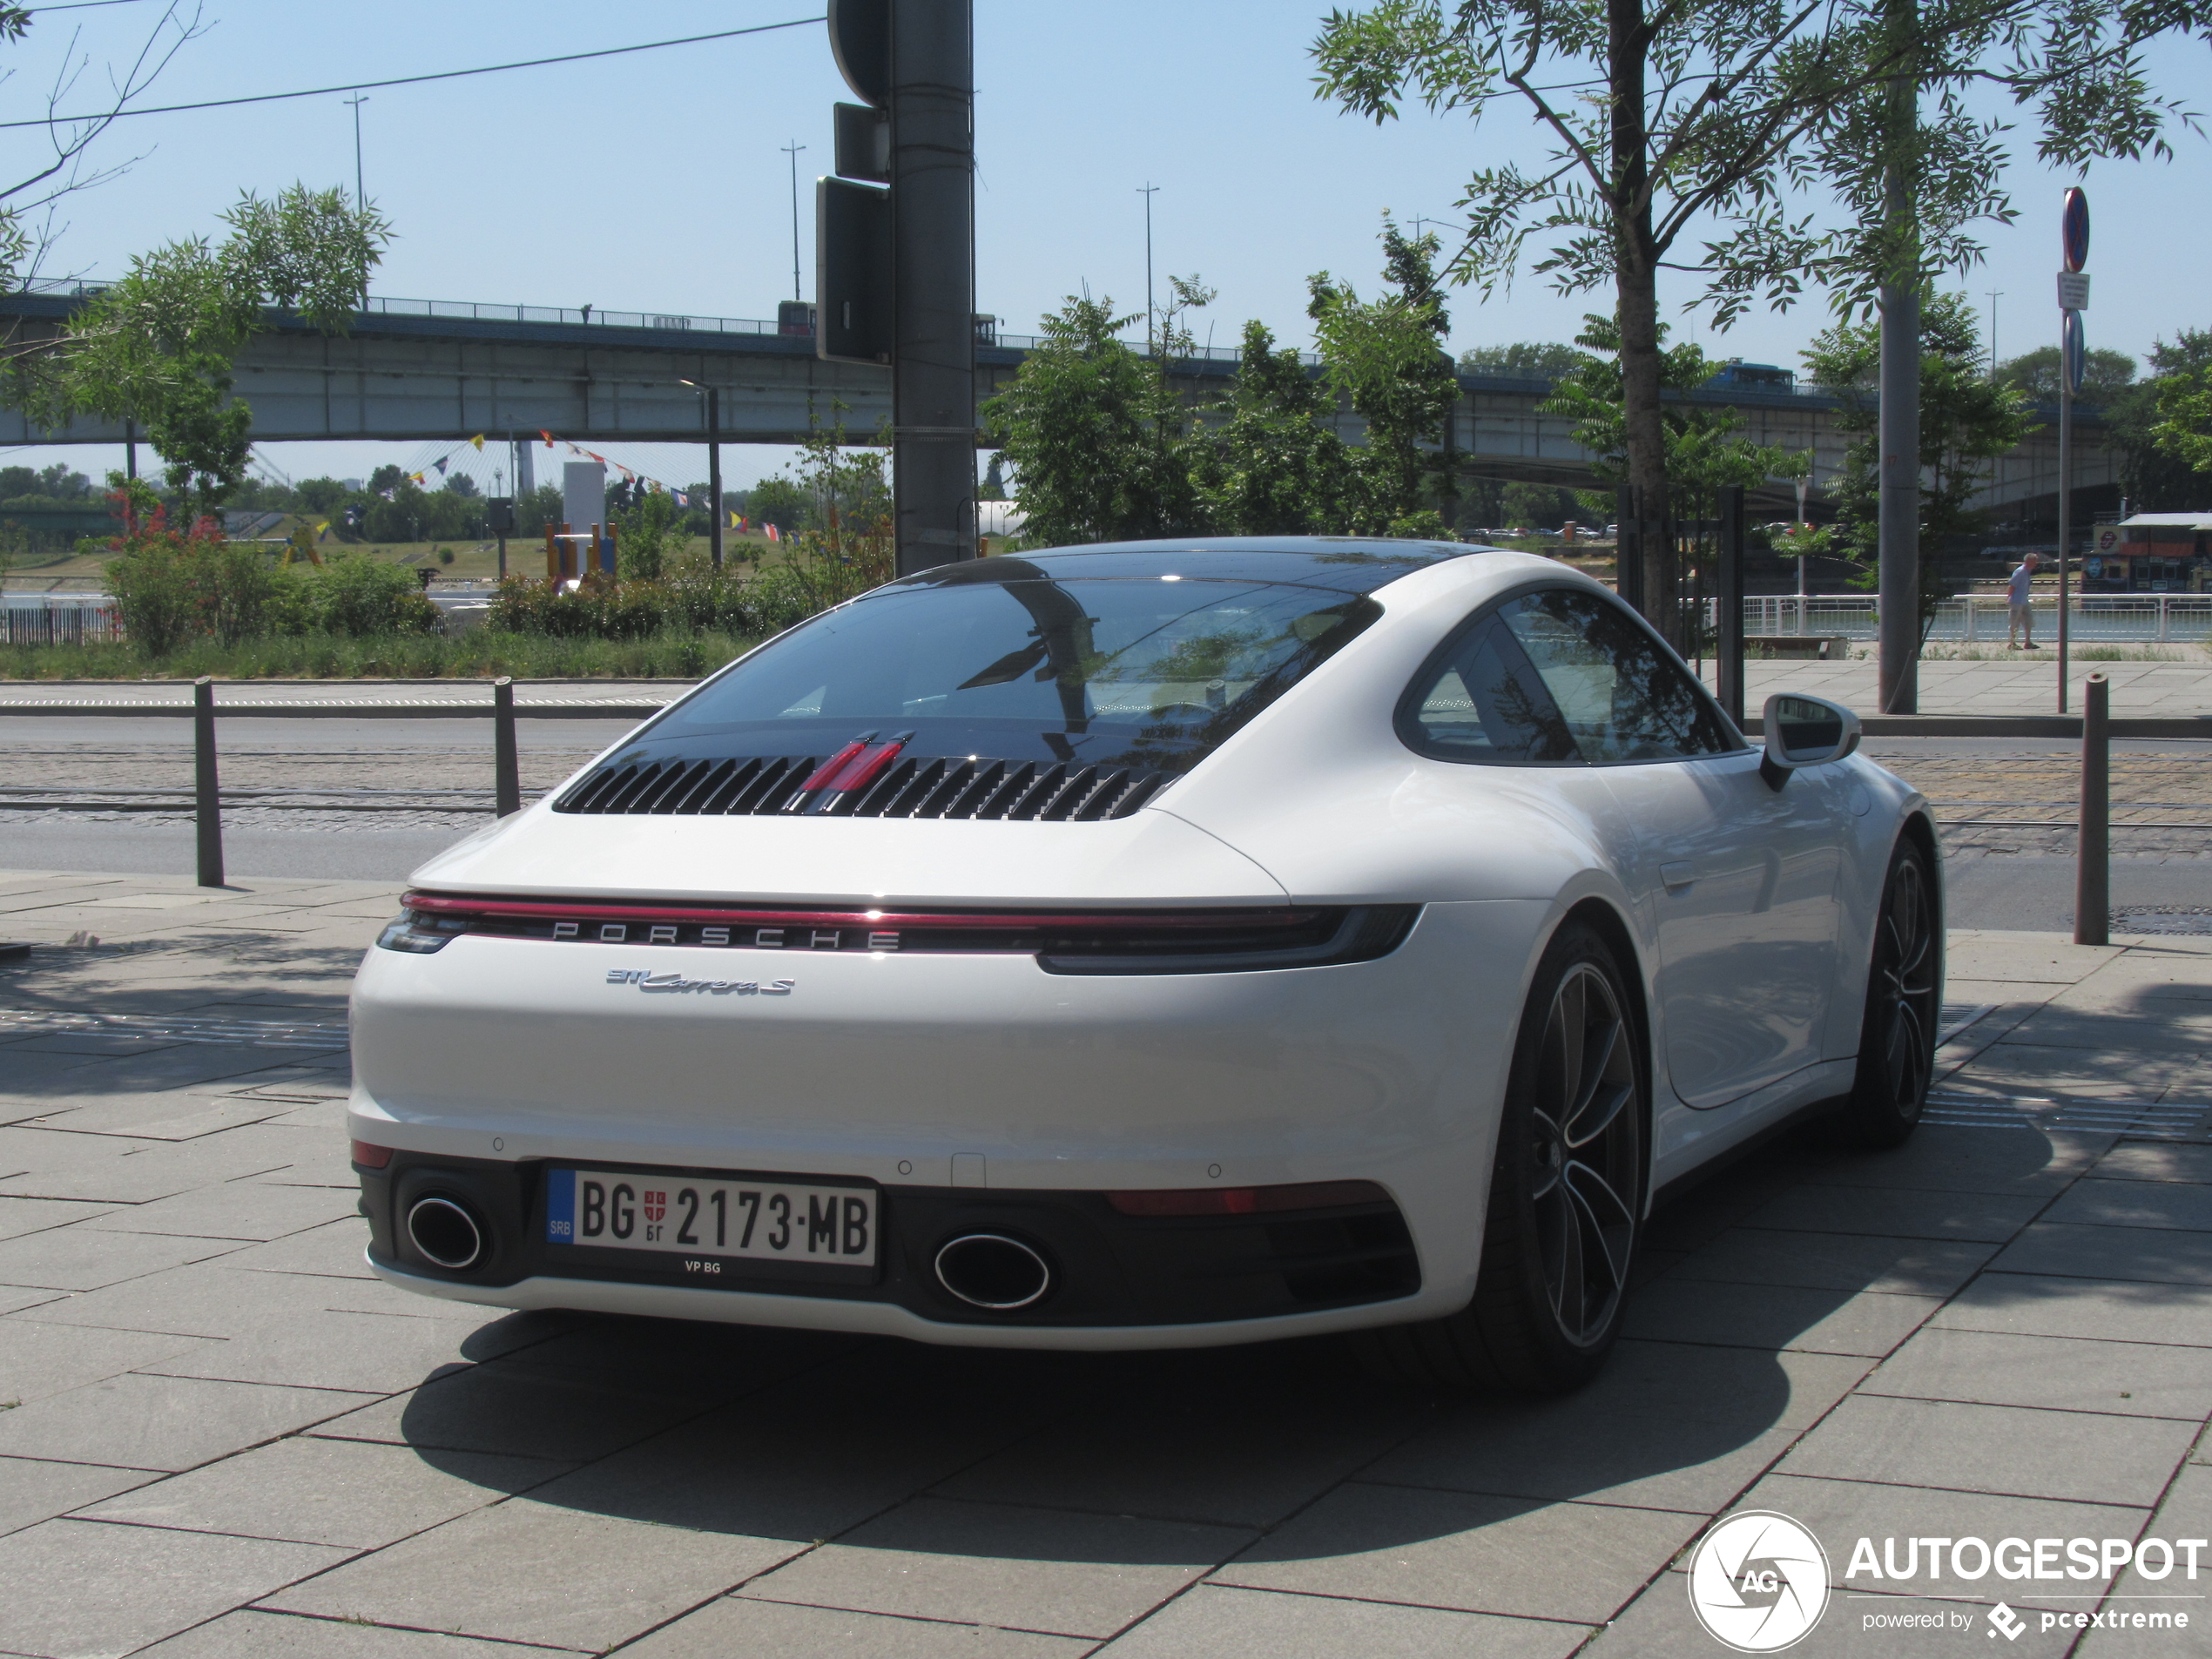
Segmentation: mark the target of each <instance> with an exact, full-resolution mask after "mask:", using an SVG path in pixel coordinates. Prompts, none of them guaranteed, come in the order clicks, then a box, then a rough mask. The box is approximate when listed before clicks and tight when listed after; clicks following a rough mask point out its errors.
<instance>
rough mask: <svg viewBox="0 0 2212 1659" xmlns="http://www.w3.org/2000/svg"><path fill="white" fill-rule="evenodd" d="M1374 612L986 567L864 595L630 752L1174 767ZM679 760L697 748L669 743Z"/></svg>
mask: <svg viewBox="0 0 2212 1659" xmlns="http://www.w3.org/2000/svg"><path fill="white" fill-rule="evenodd" d="M1380 614H1381V608H1380V606H1379V605H1378V604H1376V603H1375V602H1374V601H1373V600H1372V599H1370V598H1367V597H1365V596H1364V595H1361V594H1358V593H1347V592H1345V591H1343V590H1338V589H1332V588H1325V587H1314V586H1305V585H1301V584H1297V583H1275V582H1261V581H1252V580H1249V579H1242V580H1239V579H1231V580H1221V579H1217V578H1213V577H1198V576H1181V575H1167V576H1162V575H1156V574H1150V573H1147V574H1143V575H1131V576H1129V577H1092V576H1084V577H1068V578H1062V579H1054V578H1053V577H1050V576H1049V575H1048V574H1047V572H1046V570H1044V569H1043V568H1042V566H1041V565H1039V564H1035V563H1029V562H1028V561H1025V560H1020V559H1011V558H1008V559H993V560H991V561H989V562H988V564H984V565H974V566H967V567H963V568H962V570H961V578H960V579H957V580H946V581H942V582H938V583H899V584H896V585H894V586H891V587H887V588H881V589H879V590H876V591H875V592H874V593H872V594H869V595H867V596H866V597H862V598H860V599H858V600H855V601H854V602H853V603H852V604H848V605H846V606H844V607H842V608H841V609H840V610H833V611H831V612H828V613H827V614H826V615H824V616H820V617H816V618H815V619H814V620H813V621H812V622H809V623H807V624H804V625H803V626H801V627H799V628H798V629H796V630H794V631H792V632H791V633H789V634H787V635H786V636H785V637H782V638H780V639H778V640H776V641H774V642H772V644H768V645H766V646H765V647H763V648H762V649H761V650H760V651H756V652H755V653H754V654H753V655H752V656H751V657H749V658H745V660H744V661H742V662H740V663H739V664H738V665H737V666H736V667H734V668H732V669H731V670H730V671H728V672H726V673H725V674H724V675H722V676H721V677H720V678H718V679H716V680H714V681H712V682H711V683H710V684H709V685H705V686H704V687H702V688H701V689H700V690H699V691H698V693H697V694H695V695H694V696H692V697H691V698H689V699H687V700H686V701H685V702H684V703H683V704H681V705H678V707H676V708H674V709H672V710H671V711H669V713H668V714H667V715H666V716H664V718H662V719H661V720H659V721H658V722H656V723H655V724H654V725H652V726H651V728H650V729H649V730H648V731H647V732H644V734H643V737H644V740H646V741H647V742H652V741H655V740H667V739H700V740H704V739H707V738H712V739H713V740H714V741H713V743H712V745H711V746H712V747H713V749H714V751H715V752H717V753H718V754H724V755H792V754H814V753H821V752H829V751H833V750H835V749H837V748H838V747H840V745H844V744H846V743H847V742H850V741H851V740H853V738H857V737H859V736H860V735H862V734H863V733H866V732H873V733H875V734H876V736H877V738H879V739H880V740H884V739H889V738H894V737H898V736H900V735H901V734H903V733H912V734H913V735H912V736H911V737H910V738H907V753H909V754H911V755H943V756H967V755H988V756H994V757H997V758H1000V759H1010V760H1030V759H1035V760H1061V761H1074V762H1076V763H1079V764H1082V765H1102V766H1103V765H1143V766H1149V767H1151V768H1153V769H1156V770H1159V771H1163V772H1181V771H1184V770H1186V769H1187V768H1188V767H1190V765H1194V764H1195V763H1196V762H1197V760H1198V759H1201V758H1202V757H1203V756H1204V755H1205V754H1207V753H1209V752H1211V750H1213V749H1214V748H1215V747H1217V745H1219V744H1221V743H1222V742H1223V741H1224V739H1225V738H1228V736H1229V735H1230V734H1231V732H1235V731H1236V730H1237V729H1238V727H1239V726H1241V725H1244V722H1246V721H1247V720H1250V719H1251V718H1252V716H1254V715H1255V714H1257V713H1258V712H1259V711H1260V710H1262V709H1264V708H1265V707H1266V706H1267V705H1269V704H1270V703H1271V702H1273V701H1274V700H1275V699H1276V698H1278V697H1280V696H1281V695H1282V694H1283V693H1284V692H1285V691H1288V690H1289V689H1290V688H1291V686H1292V685H1296V684H1297V683H1298V681H1299V680H1300V679H1302V678H1305V676H1306V675H1308V674H1310V673H1312V671H1314V670H1315V669H1316V668H1317V667H1318V666H1319V665H1320V664H1322V663H1323V662H1325V661H1326V660H1327V659H1328V658H1329V657H1330V656H1331V655H1332V654H1333V653H1334V652H1335V651H1338V650H1339V649H1340V648H1341V647H1342V646H1343V645H1344V644H1345V642H1346V641H1348V640H1350V639H1352V638H1353V637H1356V636H1357V635H1358V634H1359V632H1360V631H1361V630H1363V629H1365V628H1366V626H1367V625H1368V624H1370V623H1371V622H1372V621H1373V620H1374V618H1375V617H1378V616H1379V615H1380ZM685 746H686V747H687V748H692V747H701V746H703V745H702V744H696V743H687V744H686V745H685Z"/></svg>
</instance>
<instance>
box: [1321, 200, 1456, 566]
mask: <svg viewBox="0 0 2212 1659" xmlns="http://www.w3.org/2000/svg"><path fill="white" fill-rule="evenodd" d="M1382 245H1383V279H1384V283H1385V291H1384V292H1383V293H1382V294H1381V295H1380V296H1379V298H1377V299H1376V300H1373V301H1372V302H1367V301H1363V300H1361V299H1360V298H1359V295H1358V294H1357V293H1354V292H1353V291H1352V285H1351V284H1350V283H1341V284H1340V283H1338V282H1336V281H1334V280H1332V279H1331V277H1330V275H1329V273H1327V272H1326V271H1323V272H1320V273H1318V274H1317V275H1314V276H1312V277H1309V278H1308V279H1306V287H1307V292H1308V293H1309V295H1310V296H1311V297H1310V300H1309V303H1308V305H1307V307H1306V314H1307V315H1309V316H1311V317H1312V319H1313V334H1314V341H1315V343H1316V344H1317V345H1318V347H1320V351H1321V361H1322V364H1323V367H1324V371H1325V374H1326V377H1327V382H1328V384H1329V386H1330V387H1331V388H1332V389H1333V390H1334V391H1335V392H1336V393H1337V394H1338V395H1339V396H1340V397H1342V398H1343V399H1344V400H1345V401H1347V402H1349V403H1350V404H1351V405H1352V410H1353V412H1354V413H1356V414H1357V415H1359V416H1360V417H1361V418H1362V419H1364V420H1365V421H1366V423H1367V441H1366V443H1365V444H1364V445H1362V446H1361V448H1359V451H1358V453H1357V455H1356V459H1355V465H1354V487H1353V489H1352V491H1351V492H1350V495H1349V497H1348V499H1347V500H1346V502H1345V508H1346V512H1345V518H1346V521H1347V523H1346V524H1345V528H1346V529H1349V530H1352V531H1353V532H1355V533H1357V534H1360V535H1366V536H1408V535H1410V536H1441V535H1442V534H1443V533H1444V523H1443V520H1442V519H1441V518H1440V517H1439V516H1437V515H1436V514H1435V513H1433V512H1424V510H1423V509H1422V507H1421V502H1422V499H1423V497H1424V496H1425V495H1426V494H1427V492H1428V490H1429V489H1430V487H1431V486H1432V485H1433V484H1435V483H1437V482H1440V478H1441V475H1440V472H1439V470H1438V468H1439V465H1440V462H1438V461H1437V459H1436V458H1435V454H1434V451H1433V449H1432V448H1430V446H1431V445H1433V443H1434V442H1435V441H1436V440H1437V438H1438V437H1439V436H1440V435H1441V434H1442V432H1443V428H1444V416H1445V413H1446V411H1447V410H1448V409H1449V408H1451V407H1452V404H1453V401H1455V400H1456V399H1457V398H1458V397H1459V395H1460V382H1459V375H1458V373H1457V371H1456V369H1455V368H1453V362H1452V359H1451V357H1450V356H1449V355H1448V354H1447V353H1446V352H1445V350H1444V348H1443V340H1444V336H1445V335H1446V334H1448V333H1449V332H1450V331H1451V319H1450V317H1449V315H1448V314H1447V313H1446V312H1445V309H1444V304H1443V300H1442V298H1441V297H1440V294H1439V293H1438V290H1437V285H1436V275H1435V259H1436V254H1437V240H1436V238H1435V237H1433V236H1418V237H1407V236H1405V235H1403V234H1401V233H1399V229H1398V226H1396V225H1394V224H1393V223H1392V222H1391V221H1390V219H1388V218H1387V217H1386V218H1385V219H1384V221H1383V232H1382Z"/></svg>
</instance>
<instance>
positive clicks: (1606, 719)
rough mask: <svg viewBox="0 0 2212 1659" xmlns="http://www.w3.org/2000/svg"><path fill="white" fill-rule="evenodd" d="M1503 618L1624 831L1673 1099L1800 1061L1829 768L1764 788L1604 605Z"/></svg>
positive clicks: (1815, 942) (1815, 965)
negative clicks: (1653, 972) (1614, 802)
mask: <svg viewBox="0 0 2212 1659" xmlns="http://www.w3.org/2000/svg"><path fill="white" fill-rule="evenodd" d="M1503 614H1504V619H1505V621H1506V624H1507V626H1508V627H1509V628H1510V629H1511V630H1512V631H1513V632H1514V637H1515V638H1516V639H1517V640H1518V641H1519V643H1520V644H1521V648H1522V650H1523V651H1525V652H1526V653H1527V657H1528V658H1529V660H1530V661H1531V662H1532V663H1533V664H1534V667H1535V671H1536V673H1537V674H1538V676H1539V677H1540V678H1541V679H1542V680H1543V682H1544V684H1545V687H1546V689H1547V690H1548V692H1549V693H1550V697H1551V700H1552V702H1553V703H1554V705H1556V706H1557V707H1558V709H1559V711H1560V713H1561V718H1562V719H1563V720H1564V721H1565V723H1566V725H1567V729H1568V732H1569V734H1570V735H1571V736H1572V738H1573V739H1574V741H1575V745H1576V746H1577V747H1578V748H1579V749H1580V750H1581V752H1582V753H1583V754H1584V755H1585V756H1586V757H1587V758H1588V759H1589V760H1590V761H1591V762H1592V763H1593V764H1594V765H1598V766H1600V767H1601V768H1602V769H1603V775H1604V777H1605V779H1606V780H1607V782H1608V784H1609V785H1610V786H1611V787H1612V788H1613V790H1614V792H1615V795H1616V797H1617V798H1618V799H1619V800H1620V802H1621V806H1622V811H1623V813H1624V814H1625V816H1626V818H1627V819H1628V822H1629V826H1631V828H1632V830H1633V832H1634V840H1635V863H1634V867H1633V870H1634V874H1633V879H1632V882H1631V886H1632V889H1633V890H1634V891H1635V893H1636V894H1637V896H1638V901H1639V902H1640V903H1641V904H1642V906H1643V907H1645V914H1646V917H1647V920H1648V922H1649V927H1650V929H1651V932H1652V933H1653V934H1656V937H1657V940H1658V941H1659V954H1660V972H1659V987H1660V991H1659V995H1660V1000H1661V1003H1662V1022H1661V1023H1662V1028H1663V1031H1664V1049H1665V1055H1666V1064H1667V1070H1668V1075H1669V1081H1670V1082H1671V1083H1672V1085H1673V1087H1674V1090H1675V1092H1676V1095H1678V1096H1680V1097H1681V1098H1682V1099H1683V1102H1684V1103H1687V1104H1689V1105H1690V1106H1693V1107H1697V1108H1701V1109H1703V1108H1711V1107H1716V1106H1722V1105H1725V1104H1727V1103H1729V1102H1730V1101H1733V1100H1737V1099H1740V1098H1742V1097H1743V1096H1745V1095H1748V1094H1750V1093H1752V1092H1753V1091H1755V1090H1757V1089H1761V1088H1764V1087H1765V1086H1766V1085H1767V1084H1769V1083H1771V1082H1776V1081H1777V1080H1778V1079H1780V1078H1783V1077H1785V1076H1789V1075H1790V1074H1791V1072H1793V1071H1796V1070H1797V1069H1800V1068H1802V1067H1804V1066H1808V1065H1811V1064H1812V1063H1814V1062H1816V1061H1817V1060H1818V1059H1819V1058H1820V1053H1819V1044H1820V1037H1821V1020H1822V1016H1823V1015H1824V1012H1825V1010H1826V1008H1827V1003H1828V999H1829V996H1830V995H1831V988H1832V987H1833V986H1834V984H1835V978H1836V952H1837V948H1838V942H1837V935H1838V922H1839V920H1840V913H1839V909H1838V896H1837V887H1838V872H1839V869H1840V865H1841V852H1840V843H1841V840H1842V836H1843V829H1842V826H1841V823H1840V821H1839V813H1840V812H1841V811H1842V803H1840V802H1839V801H1838V799H1836V796H1835V793H1834V790H1833V788H1832V786H1831V785H1832V780H1831V779H1826V778H1824V777H1821V776H1818V775H1811V776H1808V775H1806V774H1802V773H1801V774H1798V775H1797V776H1795V777H1793V778H1792V779H1791V781H1790V782H1789V784H1788V785H1787V786H1785V787H1784V788H1783V789H1782V790H1780V791H1776V790H1774V789H1772V788H1770V786H1768V784H1767V782H1766V780H1765V779H1764V778H1763V777H1762V776H1761V775H1760V771H1759V752H1758V751H1757V750H1756V749H1751V748H1747V747H1745V746H1744V745H1743V744H1742V743H1741V742H1740V740H1738V739H1737V737H1736V736H1735V734H1734V733H1733V732H1730V730H1729V729H1728V727H1727V726H1726V725H1725V724H1724V723H1723V721H1722V719H1721V718H1720V715H1719V712H1718V711H1717V709H1716V707H1715V706H1714V705H1713V704H1712V702H1711V700H1710V698H1707V697H1706V696H1705V694H1704V691H1703V688H1702V687H1700V686H1699V685H1697V684H1696V681H1695V680H1694V679H1693V678H1691V677H1690V676H1689V673H1688V672H1686V671H1684V669H1683V666H1682V664H1681V663H1680V661H1679V660H1678V659H1677V658H1675V657H1674V655H1673V654H1672V653H1671V652H1669V651H1667V650H1666V649H1665V648H1664V647H1663V646H1662V645H1661V644H1660V643H1659V642H1658V640H1657V639H1656V637H1655V636H1654V635H1652V633H1651V632H1650V631H1649V629H1647V628H1645V627H1644V625H1643V624H1642V623H1641V622H1640V621H1638V620H1637V619H1636V618H1635V617H1632V616H1631V615H1629V612H1628V611H1627V610H1625V609H1624V608H1623V607H1622V606H1620V605H1619V604H1617V602H1615V601H1613V600H1611V599H1609V598H1607V597H1601V596H1599V595H1595V594H1592V593H1589V592H1588V591H1587V590H1581V589H1552V590H1540V591H1539V592H1536V593H1534V594H1529V595H1527V596H1524V597H1522V598H1521V600H1519V601H1517V602H1514V603H1511V604H1508V605H1507V607H1506V609H1505V611H1504V613H1503Z"/></svg>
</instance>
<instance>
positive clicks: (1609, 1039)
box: [1363, 921, 1648, 1394]
mask: <svg viewBox="0 0 2212 1659" xmlns="http://www.w3.org/2000/svg"><path fill="white" fill-rule="evenodd" d="M1645 1074H1646V1067H1645V1062H1644V1054H1643V1042H1642V1033H1641V1030H1640V1028H1639V1026H1638V1022H1637V1021H1636V1019H1635V1011H1634V1004H1633V1003H1632V1002H1631V1001H1630V1000H1629V994H1628V988H1627V986H1626V984H1625V982H1624V981H1623V980H1622V975H1621V970H1620V968H1619V966H1618V964H1617V963H1616V962H1615V960H1614V955H1613V952H1612V950H1611V948H1609V947H1608V945H1607V944H1606V942H1605V941H1604V940H1603V939H1602V938H1601V937H1600V936H1599V935H1598V934H1597V933H1596V932H1595V930H1593V929H1592V928H1590V927H1587V926H1585V925H1583V924H1582V923H1581V922H1572V921H1570V922H1569V923H1568V925H1567V926H1565V927H1561V929H1560V931H1559V932H1558V933H1557V934H1554V936H1553V939H1552V941H1551V943H1550V945H1549V946H1548V947H1547V948H1546V949H1545V952H1544V955H1543V960H1542V961H1541V962H1540V963H1539V964H1538V966H1537V970H1536V978H1535V983H1534V985H1533V986H1532V987H1531V988H1530V990H1529V995H1528V1003H1527V1007H1526V1008H1524V1009H1523V1010H1522V1012H1521V1028H1520V1032H1519V1035H1518V1037H1517V1039H1516V1041H1515V1042H1514V1058H1513V1069H1512V1071H1511V1073H1510V1074H1509V1076H1508V1081H1507V1088H1506V1100H1505V1106H1504V1109H1503V1112H1502V1114H1501V1117H1500V1120H1499V1123H1498V1144H1497V1151H1496V1155H1495V1157H1494V1158H1493V1160H1492V1163H1491V1171H1490V1205H1489V1213H1488V1217H1487V1221H1486V1223H1485V1225H1484V1229H1483V1238H1482V1264H1481V1269H1480V1273H1479V1274H1478V1276H1477V1278H1476V1282H1475V1291H1474V1299H1473V1300H1472V1301H1471V1302H1469V1303H1468V1304H1467V1306H1466V1307H1465V1308H1463V1309H1461V1310H1460V1312H1457V1313H1454V1314H1453V1315H1451V1316H1450V1317H1449V1318H1442V1319H1434V1320H1431V1321H1429V1322H1427V1323H1426V1324H1422V1325H1399V1326H1396V1327H1393V1328H1392V1329H1388V1330H1384V1331H1378V1332H1370V1333H1366V1335H1365V1337H1364V1338H1363V1344H1364V1346H1365V1349H1366V1358H1367V1359H1368V1361H1369V1364H1370V1365H1371V1366H1373V1367H1374V1368H1376V1369H1378V1370H1380V1371H1382V1372H1385V1373H1386V1374H1388V1375H1392V1376H1394V1377H1397V1378H1399V1379H1404V1380H1408V1381H1413V1382H1419V1383H1423V1384H1426V1385H1428V1386H1437V1387H1445V1388H1452V1389H1467V1388H1474V1389H1480V1390H1484V1391H1486V1392H1491V1393H1517V1394H1555V1393H1566V1392H1567V1391H1568V1390H1569V1389H1573V1388H1576V1387H1579V1386H1581V1385H1582V1384H1583V1383H1585V1382H1588V1380H1589V1379H1591V1378H1592V1377H1593V1376H1595V1375H1596V1373H1597V1372H1598V1369H1599V1367H1600V1366H1602V1365H1603V1363H1604V1360H1605V1356H1606V1354H1607V1352H1608V1351H1609V1350H1610V1349H1611V1348H1612V1346H1613V1343H1614V1339H1615V1337H1617V1336H1618V1335H1619V1333H1620V1328H1621V1310H1622V1302H1623V1301H1624V1299H1625V1298H1626V1295H1627V1290H1628V1280H1629V1264H1630V1262H1631V1261H1632V1259H1633V1258H1634V1255H1635V1242H1636V1236H1637V1233H1638V1231H1640V1229H1641V1226H1642V1213H1643V1183H1644V1168H1645V1165H1644V1130H1645V1125H1646V1123H1647V1121H1648V1113H1647V1109H1646V1103H1647V1100H1648V1093H1647V1080H1646V1075H1645Z"/></svg>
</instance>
